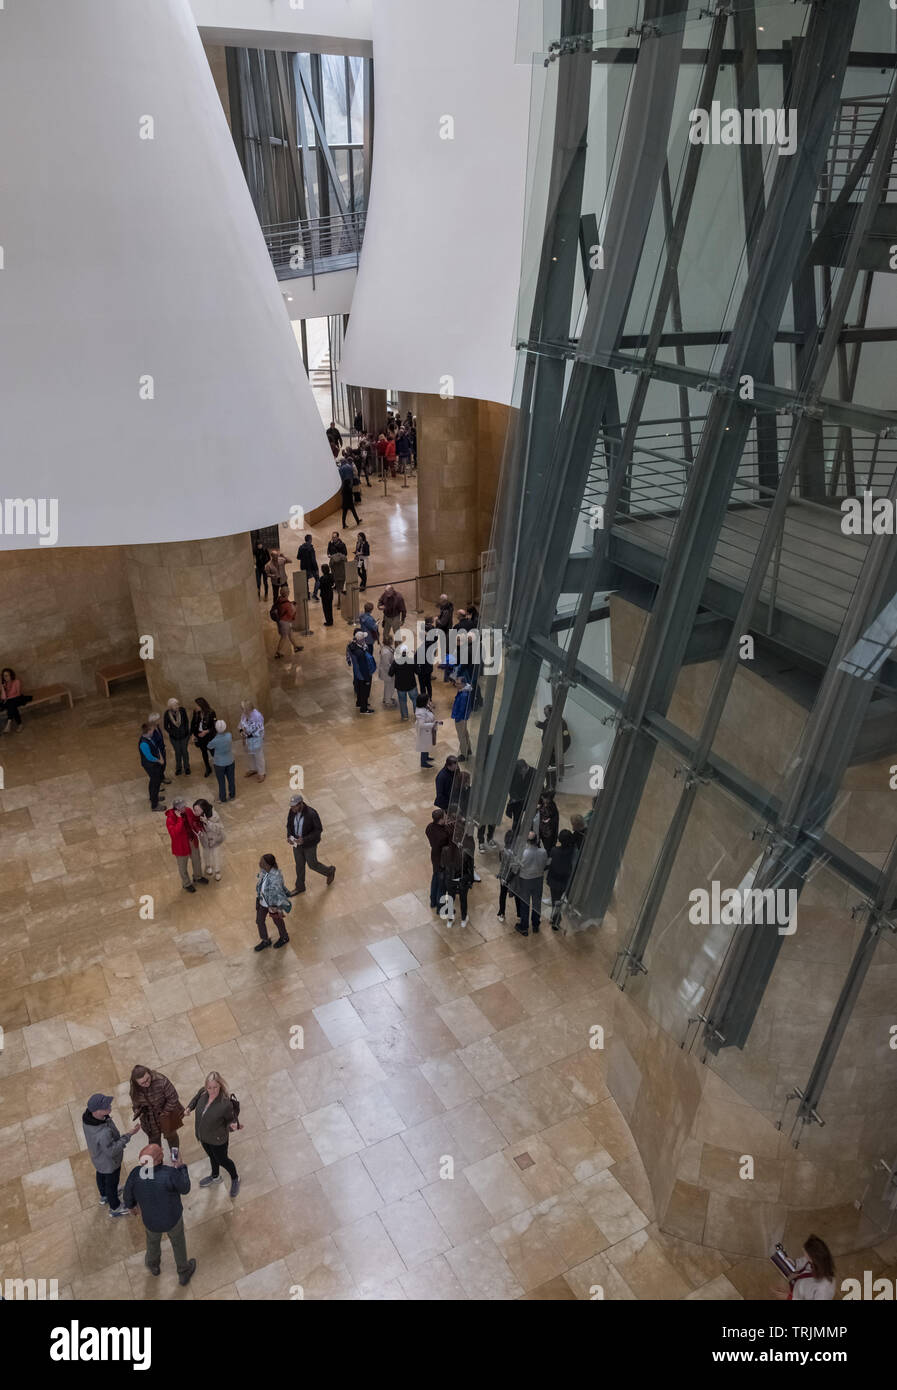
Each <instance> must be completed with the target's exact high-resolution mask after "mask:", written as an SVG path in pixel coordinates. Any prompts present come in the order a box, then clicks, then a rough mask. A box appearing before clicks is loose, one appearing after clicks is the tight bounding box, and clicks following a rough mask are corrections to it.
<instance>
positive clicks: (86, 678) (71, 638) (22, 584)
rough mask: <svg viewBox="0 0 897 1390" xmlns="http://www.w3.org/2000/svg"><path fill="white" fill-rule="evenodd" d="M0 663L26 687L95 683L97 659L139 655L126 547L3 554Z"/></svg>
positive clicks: (84, 687)
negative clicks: (125, 554)
mask: <svg viewBox="0 0 897 1390" xmlns="http://www.w3.org/2000/svg"><path fill="white" fill-rule="evenodd" d="M0 635H2V643H0V665H3V666H12V667H13V668H14V669H15V671H16V672H17V673H18V675H19V676H20V677H21V678H22V681H23V684H24V688H25V690H26V691H27V690H34V689H35V688H36V687H38V686H42V685H57V684H62V685H67V686H68V687H69V688H70V690H71V692H72V694H73V695H74V696H75V698H76V699H77V698H79V697H81V696H84V695H92V694H94V693H95V690H96V681H95V676H94V673H95V671H96V668H97V667H98V666H105V665H108V664H109V663H111V662H120V661H126V660H128V659H129V658H131V657H136V655H137V629H136V623H135V619H134V606H133V604H132V603H131V593H130V589H129V587H128V576H127V570H126V567H125V556H124V551H123V550H122V549H121V548H120V547H119V546H102V547H93V548H90V547H83V548H82V547H66V548H60V549H57V548H55V547H51V546H46V547H44V548H41V549H37V550H13V551H3V552H2V553H0Z"/></svg>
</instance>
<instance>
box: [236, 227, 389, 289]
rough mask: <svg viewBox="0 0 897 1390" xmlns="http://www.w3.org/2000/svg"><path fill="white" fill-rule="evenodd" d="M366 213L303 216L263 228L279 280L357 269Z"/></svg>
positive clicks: (269, 253) (313, 279)
mask: <svg viewBox="0 0 897 1390" xmlns="http://www.w3.org/2000/svg"><path fill="white" fill-rule="evenodd" d="M365 220H366V218H365V213H364V212H348V213H339V214H337V216H335V217H303V218H297V219H296V220H295V221H291V222H271V223H268V224H267V225H264V226H263V227H262V235H263V236H264V238H265V244H266V246H267V247H268V255H269V256H270V257H271V263H272V265H273V266H274V269H275V271H276V273H277V277H278V279H280V280H285V279H290V278H293V277H297V276H302V275H311V277H312V284H314V282H315V277H316V275H319V274H321V273H324V272H327V271H333V270H346V269H351V268H352V267H357V265H358V258H359V255H360V252H361V243H362V241H363V240H364V227H365Z"/></svg>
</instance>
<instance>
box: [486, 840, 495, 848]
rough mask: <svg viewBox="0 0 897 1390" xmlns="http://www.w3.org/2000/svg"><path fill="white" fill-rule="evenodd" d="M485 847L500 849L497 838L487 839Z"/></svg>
mask: <svg viewBox="0 0 897 1390" xmlns="http://www.w3.org/2000/svg"><path fill="white" fill-rule="evenodd" d="M485 848H486V849H498V841H497V840H487V841H486V844H485Z"/></svg>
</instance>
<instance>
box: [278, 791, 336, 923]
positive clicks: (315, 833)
mask: <svg viewBox="0 0 897 1390" xmlns="http://www.w3.org/2000/svg"><path fill="white" fill-rule="evenodd" d="M323 833H324V829H323V826H322V825H321V817H320V816H319V815H318V813H317V811H316V810H315V808H314V806H308V805H307V804H306V802H305V800H304V798H303V797H302V796H300V795H296V796H291V797H290V809H289V811H288V812H287V843H288V844H290V845H292V847H293V858H294V859H295V861H296V887H295V888H294V889H293V891H292V893H289V892H288V894H287V896H288V897H290V898H295V897H296V896H297V895H298V894H299V893H304V892H305V869H306V865H307V866H308V868H310V869H314V871H315V873H316V874H323V875H324V877H325V878H326V880H327V887H328V888H329V887H330V885H331V883H332V882H333V880H334V878H335V877H336V869H335V868H334V866H333V865H332V864H319V863H318V845H319V844H320V843H321V836H322V835H323Z"/></svg>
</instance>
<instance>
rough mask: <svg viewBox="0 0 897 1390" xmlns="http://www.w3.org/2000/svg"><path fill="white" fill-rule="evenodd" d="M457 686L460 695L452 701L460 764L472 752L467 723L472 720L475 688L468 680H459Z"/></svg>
mask: <svg viewBox="0 0 897 1390" xmlns="http://www.w3.org/2000/svg"><path fill="white" fill-rule="evenodd" d="M456 684H457V686H458V693H457V695H456V696H455V698H454V700H453V701H452V719H453V720H454V721H455V732H456V733H457V735H458V762H459V763H463V762H464V761H465V760H466V759H467V758H469V757H470V754H471V751H472V750H471V746H470V735H469V734H468V732H467V721H468V719H469V718H470V706H471V701H472V700H473V686H472V685H471V683H470V681H469V680H466V679H461V680H458V681H457V682H456Z"/></svg>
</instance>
